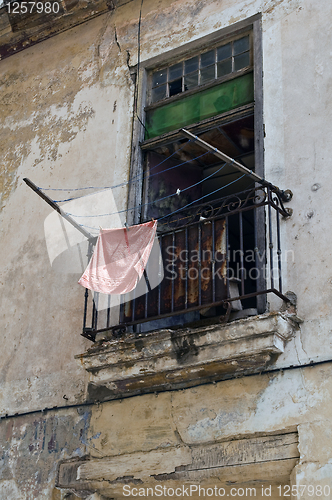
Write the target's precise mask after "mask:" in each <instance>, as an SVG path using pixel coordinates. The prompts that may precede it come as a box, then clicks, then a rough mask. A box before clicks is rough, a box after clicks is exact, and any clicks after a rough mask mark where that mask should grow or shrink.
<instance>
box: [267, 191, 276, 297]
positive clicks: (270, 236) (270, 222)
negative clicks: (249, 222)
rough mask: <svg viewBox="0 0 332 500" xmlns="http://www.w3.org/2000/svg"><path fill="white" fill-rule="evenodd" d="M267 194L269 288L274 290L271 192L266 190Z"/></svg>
mask: <svg viewBox="0 0 332 500" xmlns="http://www.w3.org/2000/svg"><path fill="white" fill-rule="evenodd" d="M267 193H268V200H269V204H268V214H269V249H270V273H271V288H274V273H273V239H272V214H271V191H270V188H268V189H267Z"/></svg>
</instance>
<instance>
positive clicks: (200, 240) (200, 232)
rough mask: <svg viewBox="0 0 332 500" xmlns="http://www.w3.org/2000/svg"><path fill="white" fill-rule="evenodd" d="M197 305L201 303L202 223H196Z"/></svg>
mask: <svg viewBox="0 0 332 500" xmlns="http://www.w3.org/2000/svg"><path fill="white" fill-rule="evenodd" d="M197 229H198V259H199V260H198V305H199V306H201V305H202V275H201V272H202V223H201V222H200V223H199V224H198V228H197Z"/></svg>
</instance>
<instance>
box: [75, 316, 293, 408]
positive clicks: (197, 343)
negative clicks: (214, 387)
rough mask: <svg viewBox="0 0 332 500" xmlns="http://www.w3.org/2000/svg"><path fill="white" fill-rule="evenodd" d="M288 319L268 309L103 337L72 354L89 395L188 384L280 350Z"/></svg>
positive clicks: (257, 366)
mask: <svg viewBox="0 0 332 500" xmlns="http://www.w3.org/2000/svg"><path fill="white" fill-rule="evenodd" d="M293 331H294V323H293V322H292V321H291V320H290V319H289V318H287V316H285V315H282V314H281V313H271V314H265V315H261V316H255V317H250V318H246V319H241V320H237V321H234V322H232V323H228V324H226V325H221V324H218V325H213V326H208V327H202V328H195V329H189V328H187V329H181V330H176V331H172V330H159V331H156V332H151V333H149V334H146V335H144V336H139V337H134V336H130V337H127V338H125V339H121V340H110V341H104V342H102V344H100V345H98V346H93V347H92V348H90V349H89V350H88V351H87V352H86V353H84V354H81V355H78V356H76V358H77V360H78V361H79V362H80V363H81V364H83V366H84V368H85V369H86V370H87V371H88V372H89V374H90V382H89V386H88V398H89V399H90V400H94V401H97V400H98V401H103V400H109V399H116V398H121V397H124V396H131V395H136V394H143V393H147V392H158V391H164V390H172V389H179V388H186V387H192V386H194V385H198V384H201V383H204V382H212V381H217V380H222V379H225V378H229V377H230V376H234V375H237V374H243V373H253V372H255V371H259V370H261V369H262V368H264V367H265V366H266V365H267V364H268V363H269V362H271V360H272V359H273V357H275V356H276V355H278V354H280V353H282V352H283V351H284V347H285V343H286V341H287V340H288V339H289V338H290V337H291V336H292V334H293Z"/></svg>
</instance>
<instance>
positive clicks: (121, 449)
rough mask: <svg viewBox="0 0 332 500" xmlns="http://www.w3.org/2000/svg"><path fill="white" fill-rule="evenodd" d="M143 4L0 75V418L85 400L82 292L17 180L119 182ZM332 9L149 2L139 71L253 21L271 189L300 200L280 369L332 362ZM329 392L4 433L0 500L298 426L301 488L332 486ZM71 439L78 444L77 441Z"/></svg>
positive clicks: (287, 387)
mask: <svg viewBox="0 0 332 500" xmlns="http://www.w3.org/2000/svg"><path fill="white" fill-rule="evenodd" d="M140 5H141V2H140V1H138V0H135V1H133V2H129V3H128V4H124V5H123V6H121V7H118V8H117V9H116V10H115V11H114V12H112V13H108V14H104V15H102V16H100V17H98V18H95V19H93V20H91V21H89V22H87V23H85V24H82V25H80V26H77V27H75V28H73V29H71V30H68V31H66V32H64V33H61V34H59V35H57V36H55V37H53V38H51V39H49V40H46V41H43V42H42V43H39V44H37V45H35V46H34V47H31V48H29V49H26V50H24V51H22V52H20V53H18V54H16V55H14V56H11V57H9V58H7V59H5V60H3V61H1V62H0V126H1V138H2V140H1V144H0V151H1V153H0V157H1V168H0V202H1V206H0V231H1V238H0V255H1V256H2V259H1V269H0V286H1V292H0V293H1V297H0V298H1V304H2V311H1V319H0V325H1V333H2V349H1V353H0V398H1V414H5V413H10V414H12V413H15V412H24V411H32V410H36V409H42V408H45V407H53V406H61V405H64V404H75V403H81V402H83V401H84V399H85V393H84V391H85V387H86V378H87V375H86V373H85V371H84V370H83V368H82V367H80V366H78V365H77V364H76V362H75V361H74V355H75V354H77V353H80V352H83V351H84V350H85V349H86V347H87V346H88V345H89V343H88V342H87V341H85V340H83V339H82V337H80V335H79V333H80V331H81V325H82V308H83V290H82V289H81V288H80V287H79V286H78V285H77V284H76V281H77V277H76V276H73V275H60V274H57V273H55V272H54V271H52V269H51V266H50V263H49V259H48V255H47V249H46V243H45V238H44V233H43V223H44V219H45V217H46V216H47V215H48V214H49V213H50V212H51V209H49V208H48V207H47V205H46V204H45V203H44V202H42V201H41V200H40V199H39V198H38V197H37V196H36V195H35V194H34V193H33V192H32V191H31V190H29V189H28V188H27V187H26V186H25V184H24V183H23V182H22V179H23V177H29V178H31V179H32V180H33V181H34V182H36V184H38V185H40V186H44V187H49V186H52V187H60V188H61V187H64V186H68V187H76V186H79V185H81V186H90V185H97V186H103V185H112V184H116V183H120V182H124V181H126V180H127V179H128V175H129V165H130V147H131V144H130V141H131V128H132V115H133V98H134V85H133V81H132V79H131V76H130V70H129V66H134V65H135V64H136V63H137V21H138V17H139V10H140ZM331 10H332V5H331V2H329V1H328V0H321V1H320V2H317V1H314V0H241V1H239V2H234V1H231V0H223V1H220V0H209V1H206V0H205V1H196V2H193V1H191V0H167V1H166V0H158V1H155V0H144V3H143V10H142V26H141V59H142V60H143V61H146V60H148V59H150V58H152V57H155V56H158V55H160V54H162V53H164V52H168V51H171V50H173V49H175V48H177V47H179V46H181V45H183V44H185V43H187V42H191V41H194V40H197V39H199V38H200V37H202V36H205V35H208V34H210V33H213V32H214V31H215V30H218V29H221V28H224V27H227V26H229V25H231V24H233V23H235V22H238V21H241V20H244V19H246V18H248V17H250V16H252V15H254V14H257V13H259V12H261V13H262V30H263V70H264V77H263V80H264V83H263V85H264V124H265V132H266V137H265V144H264V145H265V176H266V178H267V179H269V180H270V181H272V182H275V183H276V184H278V185H280V186H281V187H282V188H290V189H292V191H293V192H294V198H293V200H292V202H291V203H290V206H291V207H292V208H293V210H294V215H293V216H292V218H290V219H289V220H287V221H283V223H282V238H283V242H284V250H285V251H290V255H292V252H294V261H293V260H292V258H291V257H290V259H289V260H288V262H287V266H286V272H285V290H287V289H288V290H292V291H294V292H295V293H296V294H297V296H298V314H299V316H301V317H303V319H304V323H303V324H302V325H301V330H299V331H298V332H297V335H296V336H295V337H294V339H292V340H291V341H290V342H289V343H288V345H287V349H286V352H285V353H284V354H282V355H281V356H280V357H279V359H278V361H277V363H276V365H275V366H276V367H278V366H279V367H284V366H289V365H292V364H296V363H298V362H310V361H311V360H313V361H322V360H329V359H331V354H332V345H331V336H330V332H331V319H330V304H331V299H332V288H331V281H332V277H331V275H330V271H329V269H330V261H331V243H332V241H331V239H332V238H331V232H330V230H329V229H330V225H329V213H330V210H329V208H330V204H331V201H330V199H331V197H330V195H329V190H328V188H329V180H330V165H329V160H330V158H331V156H332V155H331V153H332V152H331V142H330V140H329V139H330V134H329V130H328V124H329V123H331V102H332V100H331V96H330V94H331V64H330V58H331V54H332V49H331V42H330V40H329V38H328V37H327V36H326V34H327V33H328V32H329V30H330V19H331V15H332V12H331ZM170 35H171V36H170ZM126 196H127V192H126V189H124V188H121V189H120V190H119V191H117V193H116V194H115V201H116V204H117V207H118V208H119V209H122V208H124V207H125V202H126ZM275 307H279V304H274V303H271V308H272V309H273V308H275ZM330 379H331V366H330V365H328V364H325V365H321V366H319V367H315V368H306V369H303V370H292V371H289V372H287V374H286V373H285V374H284V375H282V374H279V375H276V376H271V377H270V376H267V375H265V376H261V377H259V376H255V377H248V378H243V379H241V380H232V381H227V382H220V383H218V384H215V385H209V386H204V387H198V388H195V389H188V390H185V391H179V392H172V393H170V392H169V393H163V394H161V395H158V397H156V396H154V395H148V396H143V397H135V398H129V399H127V400H125V401H123V402H120V401H115V402H112V403H105V404H103V405H100V407H95V408H93V409H92V410H91V411H92V417H91V423H86V421H85V420H84V418H83V416H82V415H79V414H78V412H77V411H76V410H63V411H64V413H61V412H60V413H58V412H56V411H55V412H54V414H52V415H50V414H49V415H48V416H47V417H46V416H45V417H38V418H37V417H35V416H22V417H19V418H16V419H12V420H8V421H6V420H4V421H1V422H0V433H1V444H2V447H3V448H4V456H3V464H4V465H1V467H2V468H1V475H0V481H1V483H0V496H1V497H3V498H6V499H10V498H13V499H14V498H15V500H16V499H20V498H22V499H25V498H27V499H42V498H43V499H44V498H45V499H46V498H47V499H49V498H54V499H60V498H61V496H60V492H58V491H53V492H52V490H53V487H54V482H55V474H56V463H57V461H58V460H59V459H62V458H68V457H75V456H81V455H84V454H85V453H90V454H91V455H92V456H96V457H99V458H100V457H102V456H107V455H109V456H114V455H115V456H116V455H118V454H124V453H132V452H135V451H148V450H151V449H156V448H163V447H165V448H166V447H170V446H176V445H178V444H181V443H186V444H188V445H193V444H197V443H204V442H208V441H215V440H223V439H226V438H227V439H232V438H234V437H239V436H246V435H248V434H250V435H252V434H255V433H261V432H274V431H275V432H277V431H280V430H283V429H287V428H292V429H294V428H296V427H298V432H299V439H300V445H299V448H300V454H301V460H300V464H299V465H298V466H297V467H296V469H295V470H294V473H293V478H292V480H293V482H294V484H295V483H296V481H300V480H301V481H302V480H305V482H306V483H307V484H316V483H317V484H331V477H332V472H331V463H330V461H331V453H330V451H329V449H328V443H329V442H330V440H331V432H332V431H331V429H332V428H331V418H330V415H331V407H330V405H331V394H330V386H331V383H330V382H331V380H330ZM61 411H62V410H61ZM89 418H90V415H89ZM83 420H84V422H83ZM36 422H37V423H36ZM89 422H90V421H89ZM133 423H134V425H133ZM43 426H44V427H43ZM82 426H83V427H82ZM53 428H54V429H57V440H56V443H57V444H54V446H55V448H54V451H53V448H52V446H53V445H52V444H51V445H50V446H51V448H49V443H52V432H53V431H52V429H53ZM36 429H37V430H36ZM38 429H44V430H38ZM77 429H80V430H81V429H84V430H83V431H82V436H83V438H82V436H81V438H79V437H78V435H77V436H76V434H78V430H77ZM34 430H35V431H34ZM33 432H35V434H33ZM39 433H41V435H43V436H47V437H40V438H39V437H38V436H39ZM84 433H88V434H87V435H88V438H87V439H88V440H89V439H90V440H91V439H92V438H93V436H98V437H97V438H96V439H94V441H93V444H91V446H87V444H86V442H85V441H84V439H85V438H84V435H85V434H84ZM99 433H100V434H99ZM79 434H81V431H80V432H79ZM54 442H55V441H54ZM89 442H90V441H89ZM38 443H41V444H38ZM317 443H318V444H317ZM4 444H5V446H4ZM30 446H32V448H31V449H30ZM27 464H28V465H27ZM38 470H40V474H39V475H38V474H37V471H38ZM34 474H35V475H34ZM36 474H37V475H36ZM33 475H34V478H32V476H33ZM315 482H316V483H315ZM303 498H305V497H303Z"/></svg>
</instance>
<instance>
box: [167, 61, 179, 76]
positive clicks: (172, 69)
mask: <svg viewBox="0 0 332 500" xmlns="http://www.w3.org/2000/svg"><path fill="white" fill-rule="evenodd" d="M181 76H182V62H180V63H178V64H174V65H173V66H170V68H169V73H168V80H175V78H180V77H181Z"/></svg>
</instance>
